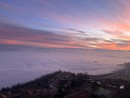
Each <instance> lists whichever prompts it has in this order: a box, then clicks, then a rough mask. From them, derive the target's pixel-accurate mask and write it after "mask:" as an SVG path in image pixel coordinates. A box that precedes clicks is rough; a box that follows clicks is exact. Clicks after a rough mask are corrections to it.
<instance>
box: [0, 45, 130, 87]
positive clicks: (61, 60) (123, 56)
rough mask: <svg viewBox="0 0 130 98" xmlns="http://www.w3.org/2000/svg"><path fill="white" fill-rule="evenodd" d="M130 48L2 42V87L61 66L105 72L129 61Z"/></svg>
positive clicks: (0, 51)
mask: <svg viewBox="0 0 130 98" xmlns="http://www.w3.org/2000/svg"><path fill="white" fill-rule="evenodd" d="M129 59H130V52H128V51H124V52H123V51H106V50H82V49H47V48H46V49H42V48H27V47H26V48H23V47H16V46H0V88H1V87H6V86H11V85H14V84H16V83H19V82H20V83H21V82H25V81H28V80H32V79H34V78H36V77H39V76H41V75H44V74H47V73H51V72H54V71H57V70H59V69H61V70H66V71H71V72H76V73H77V72H87V73H89V74H104V73H110V72H112V71H115V70H119V69H121V67H122V66H117V65H118V64H122V63H125V62H129Z"/></svg>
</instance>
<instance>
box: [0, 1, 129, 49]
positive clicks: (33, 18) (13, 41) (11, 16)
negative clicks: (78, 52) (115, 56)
mask: <svg viewBox="0 0 130 98" xmlns="http://www.w3.org/2000/svg"><path fill="white" fill-rule="evenodd" d="M129 4H130V0H0V45H20V46H33V47H47V48H81V49H107V50H130V5H129Z"/></svg>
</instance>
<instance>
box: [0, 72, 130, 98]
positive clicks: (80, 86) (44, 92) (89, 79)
mask: <svg viewBox="0 0 130 98" xmlns="http://www.w3.org/2000/svg"><path fill="white" fill-rule="evenodd" d="M129 92H130V82H129V81H125V80H120V79H96V78H93V76H89V75H87V74H82V73H79V74H74V73H70V72H62V71H57V72H54V73H51V74H48V75H44V76H42V77H40V78H37V79H35V80H33V81H30V82H27V83H23V84H17V85H15V86H12V87H10V88H3V89H1V91H0V98H130V93H129Z"/></svg>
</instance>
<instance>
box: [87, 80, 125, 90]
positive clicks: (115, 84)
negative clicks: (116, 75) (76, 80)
mask: <svg viewBox="0 0 130 98" xmlns="http://www.w3.org/2000/svg"><path fill="white" fill-rule="evenodd" d="M89 81H90V82H91V83H95V84H97V85H98V86H101V87H103V88H107V89H111V90H116V89H117V90H118V89H120V90H122V89H124V88H125V86H126V84H127V82H126V81H124V80H119V79H117V80H116V79H101V80H95V79H89Z"/></svg>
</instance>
